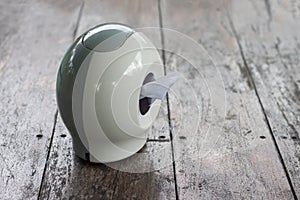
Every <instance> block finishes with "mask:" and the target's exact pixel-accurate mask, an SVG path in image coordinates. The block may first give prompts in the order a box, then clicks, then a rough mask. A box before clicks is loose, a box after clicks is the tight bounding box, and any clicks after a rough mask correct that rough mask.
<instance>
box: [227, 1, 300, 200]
mask: <svg viewBox="0 0 300 200" xmlns="http://www.w3.org/2000/svg"><path fill="white" fill-rule="evenodd" d="M265 2H266V6H267V10H268V15H269V17H270V18H271V14H270V11H269V10H270V9H269V3H267V2H268V0H265ZM227 18H228V21H229V25H230V28H231V31H232V33H233V36H234V38H235V41H236V43H237V46H238V50H239V54H240V56H241V58H242V61H243V63H244V66H245V68H246V71H247V76H248V80H249V81H250V84H251V87H253V89H254V92H255V95H256V97H257V100H258V102H259V105H260V108H261V110H262V112H263V116H264V119H265V121H266V124H267V126H268V129H269V133H270V135H271V138H272V141H273V143H274V145H275V148H276V152H277V155H278V158H279V160H280V163H281V164H282V167H283V170H284V173H285V175H286V178H287V180H288V183H289V186H290V188H291V191H292V194H293V197H294V199H296V200H298V198H297V195H296V191H295V189H294V186H293V183H292V180H291V177H290V175H289V173H288V169H287V167H286V165H285V163H284V159H283V156H282V154H281V153H280V149H279V146H278V144H277V142H276V138H275V136H274V133H273V131H272V128H271V125H270V121H269V119H268V116H267V114H266V111H265V108H264V105H263V103H262V100H261V98H260V96H259V93H258V90H257V87H256V85H255V82H254V79H253V76H252V73H251V70H250V69H249V66H248V63H247V60H246V57H245V54H244V51H243V47H242V45H241V43H240V38H239V35H238V33H237V31H236V29H235V25H234V23H233V21H232V19H231V16H230V14H229V11H228V10H227Z"/></svg>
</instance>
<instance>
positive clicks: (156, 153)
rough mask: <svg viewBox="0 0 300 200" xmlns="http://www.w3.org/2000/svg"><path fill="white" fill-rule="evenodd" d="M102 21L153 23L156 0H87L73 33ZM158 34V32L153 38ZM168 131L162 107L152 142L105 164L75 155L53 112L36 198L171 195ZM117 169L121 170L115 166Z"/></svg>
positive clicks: (133, 197)
mask: <svg viewBox="0 0 300 200" xmlns="http://www.w3.org/2000/svg"><path fill="white" fill-rule="evenodd" d="M107 22H121V23H126V24H129V25H131V26H134V27H142V26H158V22H159V21H158V11H157V3H156V2H154V1H143V2H141V1H137V0H136V1H117V0H114V1H96V0H93V1H86V2H85V5H84V9H83V13H82V18H81V20H80V25H79V29H78V34H77V35H79V34H81V33H82V32H84V31H85V30H86V29H88V28H91V27H93V26H95V25H98V24H101V23H107ZM158 38H159V35H158V37H157V38H156V40H157V39H158ZM159 42H160V39H159ZM164 104H165V102H164ZM168 130H169V129H168V123H167V110H166V109H162V110H161V113H160V116H159V119H158V120H157V121H156V123H155V124H154V126H153V129H152V130H151V131H150V133H149V138H150V139H151V141H149V142H147V144H146V147H145V148H144V149H143V150H142V151H141V152H143V153H145V154H144V155H145V156H144V157H141V154H137V155H135V156H133V157H131V158H129V159H126V160H123V161H120V162H116V163H113V164H110V166H111V167H112V168H110V167H107V166H106V165H101V164H90V163H87V162H84V161H82V160H80V159H79V158H77V157H75V156H74V154H73V149H72V140H71V136H70V135H69V133H68V132H67V130H66V128H65V127H64V125H63V124H62V121H61V119H60V117H58V122H57V125H56V128H55V133H54V139H53V146H52V148H51V153H50V158H49V161H48V166H47V171H46V173H45V178H44V182H43V186H42V192H41V198H42V199H69V198H71V199H72V198H74V199H174V198H175V192H174V188H175V186H174V185H175V182H174V179H173V168H172V157H171V146H170V142H169V140H168V138H169V132H168ZM159 136H164V137H165V138H163V139H162V138H161V137H160V138H159ZM156 140H159V141H156ZM160 140H162V141H161V142H160ZM164 140H165V141H164ZM141 152H140V153H141ZM120 168H121V169H122V170H116V169H120ZM143 168H148V169H149V171H150V172H148V173H127V172H126V171H129V172H139V171H141V169H143ZM124 171H125V172H124Z"/></svg>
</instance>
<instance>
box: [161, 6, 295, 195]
mask: <svg viewBox="0 0 300 200" xmlns="http://www.w3.org/2000/svg"><path fill="white" fill-rule="evenodd" d="M237 2H238V1H222V2H221V1H208V0H201V1H197V2H191V1H189V2H183V1H173V0H172V1H171V0H170V1H161V8H162V9H161V10H162V19H163V21H162V22H163V26H164V27H166V28H172V29H175V30H178V31H181V32H183V33H185V34H187V35H189V36H190V37H192V38H193V39H194V40H195V41H198V42H199V43H201V44H202V45H203V46H204V47H205V48H206V50H207V51H208V53H209V55H210V56H211V57H212V58H213V59H214V62H215V63H216V65H217V70H215V68H214V67H213V65H212V63H211V62H210V61H209V59H208V56H207V55H205V53H204V52H203V51H201V50H199V48H197V47H196V46H195V45H192V44H188V43H187V42H185V43H184V44H181V45H178V43H177V44H176V43H174V40H171V39H172V36H171V34H168V31H167V30H165V31H164V40H165V47H166V48H171V47H173V48H175V49H176V52H175V53H181V54H182V55H185V58H189V59H190V60H185V58H180V57H179V56H176V55H175V54H172V55H169V54H168V53H166V63H167V68H168V70H169V71H179V72H181V73H182V74H183V76H184V78H185V80H182V81H181V82H180V83H178V84H176V85H175V86H174V88H173V91H174V93H173V94H172V93H170V110H171V119H172V124H173V129H172V130H173V131H172V135H173V138H174V140H173V146H174V149H175V160H176V162H175V169H176V179H177V191H178V196H179V199H292V198H293V194H292V191H291V188H290V185H289V183H288V179H287V177H286V174H285V171H284V169H283V167H282V163H281V162H280V159H279V158H278V152H277V149H276V146H275V145H274V143H273V140H272V135H271V134H270V131H269V128H268V124H267V123H266V121H265V120H266V119H265V116H264V113H263V110H262V108H261V106H260V102H259V100H258V97H257V95H256V93H255V90H254V87H253V83H252V81H251V79H250V77H249V75H248V74H247V70H246V66H245V64H244V62H243V59H242V58H241V56H240V51H239V47H238V45H237V43H236V38H235V37H234V35H233V34H232V29H231V26H230V23H229V20H228V13H231V15H233V16H235V15H236V14H240V15H242V13H243V12H241V11H240V7H241V6H243V5H244V4H243V3H244V1H239V2H240V4H239V6H240V7H239V6H237ZM245 9H249V12H250V11H251V9H250V8H249V7H247V6H246V7H245ZM251 17H252V19H253V20H256V19H258V15H256V16H251ZM247 18H249V17H247ZM238 19H239V18H238V17H237V18H236V20H238ZM176 45H177V46H176ZM189 49H192V50H189ZM194 52H196V54H195V53H194ZM191 63H196V66H192V65H191ZM218 73H220V74H221V77H222V79H223V80H222V79H219V78H218V75H219V74H218ZM223 84H224V85H223ZM224 91H225V96H224V94H223V92H224ZM222 104H223V106H222ZM179 105H180V107H179ZM179 108H181V109H179ZM196 111H198V112H196ZM198 123H199V127H197V125H198Z"/></svg>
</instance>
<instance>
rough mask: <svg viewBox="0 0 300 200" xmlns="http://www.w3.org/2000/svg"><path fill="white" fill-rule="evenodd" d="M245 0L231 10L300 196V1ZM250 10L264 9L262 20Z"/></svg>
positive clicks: (292, 183)
mask: <svg viewBox="0 0 300 200" xmlns="http://www.w3.org/2000/svg"><path fill="white" fill-rule="evenodd" d="M266 2H269V3H268V4H265V2H262V1H255V2H250V1H245V2H244V5H246V6H244V7H241V6H240V5H239V3H238V2H236V5H237V7H240V8H241V9H240V10H239V12H235V15H231V16H230V17H231V20H232V24H233V27H234V28H235V31H236V37H237V39H238V40H239V42H240V51H241V53H242V54H243V56H244V61H245V63H246V65H247V67H248V69H249V72H250V75H251V77H252V79H253V80H254V82H255V85H256V90H257V93H258V94H259V97H260V100H261V104H262V105H263V107H264V110H265V115H266V117H267V119H268V123H269V126H270V129H271V131H272V133H273V137H274V138H273V139H274V142H275V143H276V144H277V146H278V149H279V151H280V154H281V158H282V159H283V161H284V166H285V169H286V171H287V173H288V175H289V178H290V184H291V185H293V188H294V190H295V191H294V193H295V194H294V195H297V196H298V198H299V197H300V156H299V155H300V140H299V130H300V123H299V120H300V119H299V115H300V101H299V99H300V92H299V91H300V90H299V86H300V85H299V83H300V81H299V79H300V68H299V67H300V66H299V35H300V30H299V28H298V27H299V26H300V22H299V18H300V16H299V7H298V6H299V5H297V3H296V2H292V1H282V2H277V1H266ZM246 8H247V9H246ZM250 10H256V12H255V13H259V16H260V17H259V19H256V20H255V19H254V18H253V16H254V15H255V14H254V13H253V12H250Z"/></svg>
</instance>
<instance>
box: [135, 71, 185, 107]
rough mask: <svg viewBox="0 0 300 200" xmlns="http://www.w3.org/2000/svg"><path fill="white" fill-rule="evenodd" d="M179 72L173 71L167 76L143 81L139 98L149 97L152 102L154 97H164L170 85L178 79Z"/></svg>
mask: <svg viewBox="0 0 300 200" xmlns="http://www.w3.org/2000/svg"><path fill="white" fill-rule="evenodd" d="M179 77H180V76H179V73H177V72H173V73H171V74H168V75H167V76H163V77H161V78H158V79H157V80H155V81H151V82H148V83H145V84H144V85H143V86H142V89H141V94H140V99H143V98H145V97H148V98H151V99H152V102H153V101H154V100H155V99H163V98H165V96H166V94H167V92H168V91H169V89H170V88H171V86H172V85H173V84H174V83H175V82H176V81H177V80H178V79H179Z"/></svg>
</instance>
